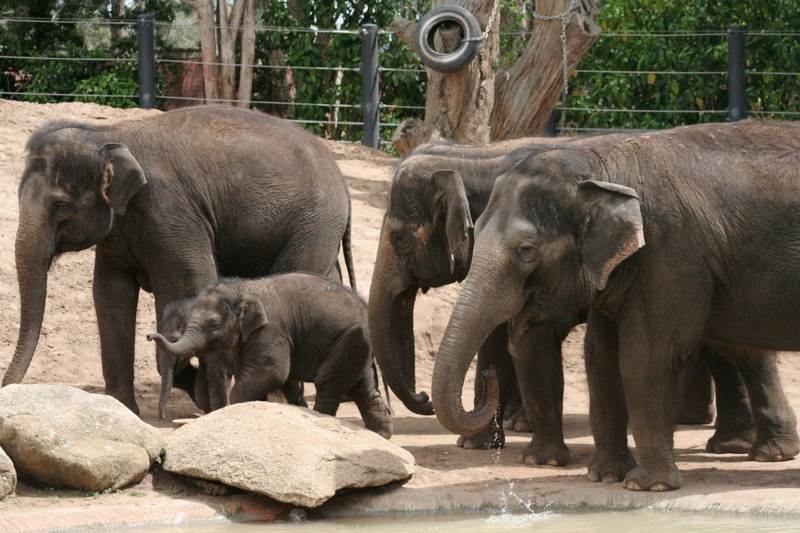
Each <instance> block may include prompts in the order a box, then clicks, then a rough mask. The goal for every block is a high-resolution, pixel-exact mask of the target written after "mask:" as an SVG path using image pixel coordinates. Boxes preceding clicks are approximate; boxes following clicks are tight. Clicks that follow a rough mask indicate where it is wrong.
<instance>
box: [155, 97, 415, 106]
mask: <svg viewBox="0 0 800 533" xmlns="http://www.w3.org/2000/svg"><path fill="white" fill-rule="evenodd" d="M156 99H161V100H182V101H183V100H186V101H194V102H196V101H203V100H205V97H196V98H195V97H191V96H167V95H164V96H156ZM214 101H215V102H225V103H236V102H238V101H239V100H226V99H221V98H216V99H214ZM250 103H251V104H263V105H286V106H309V107H342V108H347V109H360V108H361V104H318V103H310V102H270V101H266V100H251V101H250ZM423 109H424V108H423Z"/></svg>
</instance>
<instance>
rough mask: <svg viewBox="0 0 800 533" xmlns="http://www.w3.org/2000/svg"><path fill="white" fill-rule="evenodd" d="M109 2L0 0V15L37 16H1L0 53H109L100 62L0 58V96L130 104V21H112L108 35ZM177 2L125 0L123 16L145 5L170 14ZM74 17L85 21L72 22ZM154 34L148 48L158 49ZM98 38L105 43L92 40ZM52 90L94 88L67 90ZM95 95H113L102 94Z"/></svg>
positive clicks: (133, 49)
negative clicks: (152, 45)
mask: <svg viewBox="0 0 800 533" xmlns="http://www.w3.org/2000/svg"><path fill="white" fill-rule="evenodd" d="M111 6H112V3H111V2H109V1H101V0H39V1H35V2H25V1H19V0H11V1H8V0H7V1H5V2H0V17H4V18H12V19H13V18H16V19H42V20H41V21H38V22H22V21H9V22H6V23H5V24H2V25H0V55H7V56H19V57H26V58H27V57H31V58H45V57H65V58H66V57H69V58H81V59H82V58H90V59H96V58H108V59H109V61H107V62H106V61H70V60H45V59H0V91H2V93H0V96H2V97H3V98H15V99H20V100H27V101H31V102H41V103H45V102H60V101H73V100H78V101H86V102H96V103H100V104H103V105H109V106H114V107H135V106H137V105H138V101H139V96H138V92H139V74H138V66H137V63H136V61H135V59H136V58H137V42H136V40H137V35H136V25H135V23H131V24H124V25H119V24H115V25H114V28H119V29H120V30H121V31H120V32H118V33H119V35H116V36H112V32H111V27H110V26H109V24H108V20H109V19H111V18H114V17H116V13H114V11H113V10H112V9H111ZM177 8H178V4H177V3H176V2H175V1H173V0H147V1H145V0H137V1H134V2H132V3H129V4H128V6H127V12H126V13H125V19H126V20H135V18H136V17H137V16H138V15H140V14H142V13H150V14H153V16H154V18H155V19H156V20H159V21H171V20H172V19H173V18H174V16H175V11H176V9H177ZM76 19H81V20H84V21H85V22H83V23H81V24H76V23H75V22H72V21H74V20H76ZM49 20H54V22H50V21H49ZM59 21H64V22H59ZM156 41H157V42H156V48H157V49H159V50H162V51H163V50H164V49H165V48H166V46H165V43H164V39H163V38H162V37H161V36H160V35H158V33H157V36H156ZM99 44H102V45H104V46H105V48H103V49H99V48H97V47H96V46H97V45H99ZM113 59H133V60H134V61H114V60H113ZM156 83H157V92H158V90H159V89H160V88H161V87H162V86H163V80H162V79H160V77H159V76H157V79H156ZM21 93H39V94H21ZM54 94H56V95H57V94H85V95H96V96H84V97H78V98H75V97H71V96H63V97H62V96H54ZM101 95H114V96H119V97H113V98H104V97H102V96H101ZM126 96H127V98H126Z"/></svg>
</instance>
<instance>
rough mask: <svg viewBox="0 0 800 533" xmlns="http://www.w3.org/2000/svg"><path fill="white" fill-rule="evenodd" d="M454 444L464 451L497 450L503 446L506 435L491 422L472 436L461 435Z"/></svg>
mask: <svg viewBox="0 0 800 533" xmlns="http://www.w3.org/2000/svg"><path fill="white" fill-rule="evenodd" d="M456 444H457V445H458V446H460V447H462V448H464V449H465V450H497V449H500V448H502V447H503V446H505V444H506V435H505V433H504V432H503V428H502V427H500V426H498V425H495V423H494V421H492V423H491V424H489V425H488V426H486V427H485V428H484V429H483V430H481V431H479V432H477V433H475V434H474V435H461V436H460V437H458V441H457V442H456Z"/></svg>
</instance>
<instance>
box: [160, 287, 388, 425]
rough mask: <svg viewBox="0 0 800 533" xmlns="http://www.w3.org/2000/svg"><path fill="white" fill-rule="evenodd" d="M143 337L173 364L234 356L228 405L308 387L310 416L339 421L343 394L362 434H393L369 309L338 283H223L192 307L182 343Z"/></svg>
mask: <svg viewBox="0 0 800 533" xmlns="http://www.w3.org/2000/svg"><path fill="white" fill-rule="evenodd" d="M147 338H148V339H150V340H155V341H156V343H157V344H158V346H159V348H161V350H164V351H165V352H167V353H170V354H172V355H173V356H175V357H178V358H180V357H183V356H185V355H186V354H191V353H194V354H196V355H198V357H200V358H203V357H206V358H207V357H209V356H214V355H213V354H218V353H225V352H230V353H233V354H234V360H233V374H234V378H235V380H234V381H235V383H234V385H233V388H232V389H231V391H230V402H231V403H239V402H248V401H256V400H266V398H267V394H269V393H270V392H272V391H275V390H278V389H280V388H281V387H282V386H283V385H284V384H285V383H286V382H287V380H290V379H293V380H297V381H301V382H313V383H314V386H315V387H316V389H317V395H316V401H315V402H314V410H315V411H318V412H320V413H324V414H328V415H331V416H334V415H336V411H337V409H338V408H339V403H340V402H341V401H342V397H343V396H344V395H345V394H346V395H348V396H349V397H350V398H351V399H352V400H353V401H354V402H355V403H356V406H357V407H358V410H359V412H360V413H361V417H362V418H363V419H364V423H365V424H366V426H367V429H371V430H372V431H375V432H376V433H378V434H379V435H381V436H383V437H385V438H389V437H391V435H392V417H391V413H390V411H389V409H387V407H386V405H385V404H384V402H383V399H382V398H381V396H380V392H379V391H378V384H377V379H376V378H377V376H376V372H375V369H374V364H373V358H372V348H371V346H370V342H369V330H368V327H367V306H366V304H365V303H364V301H363V300H361V298H359V297H358V295H356V294H355V293H353V292H352V291H351V290H350V289H348V288H346V287H345V286H344V285H342V284H341V283H337V282H335V281H331V280H329V279H325V278H321V277H317V276H314V275H311V274H299V273H292V274H281V275H277V276H270V277H267V278H259V279H254V280H240V279H222V280H220V281H218V282H216V283H213V284H211V285H210V286H208V287H207V288H206V289H205V290H203V291H202V292H201V293H200V294H199V295H198V296H197V298H196V299H194V300H192V301H191V303H190V305H189V308H188V310H187V316H186V328H185V331H184V333H183V335H182V336H181V337H180V338H178V339H177V340H176V341H174V342H171V341H170V340H168V339H167V338H165V337H164V336H162V335H160V334H158V333H151V334H150V335H148V336H147ZM162 397H163V395H162Z"/></svg>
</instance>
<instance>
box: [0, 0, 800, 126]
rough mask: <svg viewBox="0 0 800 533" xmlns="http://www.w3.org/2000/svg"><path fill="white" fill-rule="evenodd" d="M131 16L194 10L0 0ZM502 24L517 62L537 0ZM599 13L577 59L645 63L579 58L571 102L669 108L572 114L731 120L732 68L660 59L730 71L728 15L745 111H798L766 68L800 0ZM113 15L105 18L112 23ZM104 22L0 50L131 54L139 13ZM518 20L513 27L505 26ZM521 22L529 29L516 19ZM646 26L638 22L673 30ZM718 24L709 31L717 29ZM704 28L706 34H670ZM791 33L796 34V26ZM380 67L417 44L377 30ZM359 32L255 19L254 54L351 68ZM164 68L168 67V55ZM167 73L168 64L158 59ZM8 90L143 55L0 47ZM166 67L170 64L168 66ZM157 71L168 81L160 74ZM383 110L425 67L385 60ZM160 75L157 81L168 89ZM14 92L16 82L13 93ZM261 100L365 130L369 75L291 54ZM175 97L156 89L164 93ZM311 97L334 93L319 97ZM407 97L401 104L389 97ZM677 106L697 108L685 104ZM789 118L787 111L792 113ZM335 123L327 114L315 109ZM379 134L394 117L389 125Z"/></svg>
mask: <svg viewBox="0 0 800 533" xmlns="http://www.w3.org/2000/svg"><path fill="white" fill-rule="evenodd" d="M260 4H261V5H260V6H259V13H261V15H260V24H261V26H266V27H284V28H305V29H311V28H321V29H326V28H338V29H347V30H357V29H358V28H359V27H360V26H361V25H362V24H365V23H373V24H377V25H378V27H379V28H384V29H385V28H387V27H388V25H389V23H390V22H391V21H392V20H394V19H395V18H399V17H405V18H411V19H413V18H416V17H418V16H421V15H422V14H423V13H424V12H425V11H426V10H427V9H428V7H429V2H428V1H427V0H413V1H406V0H374V1H366V0H358V1H355V0H339V1H336V2H331V1H329V0H272V1H265V2H260ZM121 5H123V6H124V7H125V13H124V19H126V20H133V19H135V18H136V16H137V15H139V14H141V13H150V14H152V15H153V16H154V17H155V19H156V20H157V21H159V22H171V21H173V20H174V19H175V17H176V15H181V14H182V13H183V14H184V15H185V13H186V12H187V8H185V7H184V6H182V4H181V3H180V1H179V0H135V1H132V0H127V1H122V2H120V0H115V1H108V0H106V1H101V0H33V1H30V0H0V18H5V19H14V18H36V19H45V20H53V19H55V20H56V21H58V20H74V19H83V20H87V21H97V22H103V21H108V20H109V19H116V18H120V14H119V9H120V6H121ZM501 6H502V7H501V13H502V15H501V23H502V26H501V30H502V31H503V32H504V33H503V34H502V38H501V45H500V53H501V56H500V57H499V58H498V61H497V66H502V65H508V64H511V63H512V62H513V61H514V60H515V58H516V56H517V54H519V53H520V52H521V51H522V50H523V49H524V43H525V41H526V40H527V39H528V38H529V37H530V33H525V32H527V31H528V30H529V29H530V28H531V27H532V26H533V23H532V18H531V13H532V12H533V2H531V1H530V0H528V1H525V0H502V2H501ZM598 20H599V22H600V23H601V25H602V27H603V29H604V36H603V37H601V39H600V40H599V41H598V42H597V43H596V44H595V45H594V47H593V48H592V49H591V50H590V51H589V53H588V54H587V55H586V56H585V57H584V59H583V61H582V63H581V65H580V67H579V70H581V71H586V70H591V71H596V70H604V71H609V70H611V71H640V72H641V73H636V74H622V73H620V74H615V73H598V72H590V73H587V72H578V73H576V74H575V75H574V76H573V77H572V78H571V79H570V97H569V100H568V102H567V106H568V107H569V108H585V109H621V110H631V109H636V110H647V109H652V110H667V111H676V112H673V113H631V112H598V111H570V112H569V113H568V126H570V127H572V128H576V129H583V128H589V129H592V128H629V129H654V128H666V127H671V126H675V125H679V124H691V123H695V122H711V121H720V120H725V119H726V115H725V114H724V113H719V114H715V113H709V112H708V111H722V110H726V109H727V106H728V96H727V92H726V91H727V87H726V80H727V76H726V75H725V74H713V75H708V74H706V75H668V74H660V73H659V72H669V71H672V72H674V71H678V72H725V71H726V70H727V38H726V36H725V35H724V33H725V30H726V29H727V27H728V25H730V24H745V25H746V26H747V30H748V34H747V38H746V43H747V67H748V71H753V72H761V73H767V74H749V75H748V77H747V96H748V108H749V111H750V112H762V111H795V112H796V111H798V110H800V109H799V108H800V106H799V105H798V99H800V96H798V95H800V76H798V75H797V74H794V75H780V74H769V73H770V72H788V73H797V72H800V2H797V0H760V1H756V0H740V1H738V2H719V1H711V0H688V1H686V2H672V1H670V0H606V1H605V4H604V6H603V8H602V10H601V12H600V16H599V19H598ZM114 27H115V26H111V27H110V28H114ZM110 28H109V26H103V25H97V24H94V25H93V24H90V23H88V22H87V23H81V24H75V23H66V22H65V23H46V24H45V23H33V22H17V21H13V20H7V21H6V22H4V23H0V55H7V56H26V57H39V56H56V55H61V56H65V57H103V58H105V57H108V58H135V57H136V34H135V31H134V29H133V27H132V26H131V27H124V28H125V30H127V31H119V32H115V31H113V30H111V29H110ZM168 31H169V27H168V26H159V27H158V31H157V40H158V42H157V43H156V50H157V55H159V56H160V57H168V56H169V53H170V44H169V40H168ZM509 32H511V33H509ZM520 32H523V33H520ZM667 32H673V33H671V34H669V36H661V37H646V36H641V35H637V34H643V33H646V34H653V33H667ZM709 32H713V34H710V35H709V34H708V33H709ZM677 33H701V34H702V33H705V34H706V35H675V34H677ZM792 33H793V35H792ZM378 42H379V46H380V49H379V54H380V60H379V61H380V64H381V65H382V66H383V67H391V68H406V69H420V68H421V65H420V63H419V61H417V59H416V58H415V57H414V56H413V54H412V53H411V52H410V51H409V50H408V47H407V46H405V44H404V43H402V42H401V41H400V39H398V38H396V37H394V36H393V35H391V34H389V33H384V34H382V35H380V36H379V41H378ZM360 46H361V40H360V38H359V37H358V36H357V35H352V34H331V33H318V32H312V31H307V32H277V31H259V32H258V34H257V43H256V62H257V63H258V62H261V63H262V64H271V65H287V66H294V67H303V66H306V67H318V66H333V67H345V68H354V67H357V66H358V65H359V63H360V61H361V51H360ZM159 68H161V67H159ZM160 72H161V73H162V74H163V71H160ZM0 73H1V74H0V76H2V82H0V83H2V85H1V86H0V90H2V91H3V94H2V96H3V97H5V98H9V97H15V98H20V99H26V100H32V101H37V102H53V101H61V100H75V99H76V98H60V97H56V96H46V95H20V94H19V93H57V94H96V95H135V94H137V92H138V74H137V69H136V63H135V62H102V61H101V62H95V61H92V62H88V61H87V62H83V61H42V60H28V59H0ZM162 77H163V76H162ZM159 82H160V83H163V82H162V81H161V80H159ZM380 83H381V101H382V103H383V104H384V106H386V107H384V108H383V109H382V112H381V120H382V122H383V123H398V122H400V121H401V120H403V119H404V118H408V117H414V116H417V117H419V116H420V115H421V114H422V113H423V112H422V111H421V110H420V109H408V108H407V107H417V106H424V104H425V102H424V99H425V83H426V76H425V75H424V73H420V72H395V71H384V72H382V73H381V74H380ZM160 90H161V89H160V87H159V91H160ZM13 93H17V94H16V95H15V96H12V95H13ZM77 99H78V100H84V101H87V100H88V101H96V102H98V103H102V104H105V105H115V106H135V105H137V99H136V98H102V97H99V96H98V97H91V96H90V97H83V98H77ZM253 100H254V101H270V102H276V101H289V100H291V101H293V102H295V103H297V104H300V105H295V106H278V105H256V106H255V107H261V108H262V109H264V110H266V111H268V112H272V113H275V114H280V115H282V116H286V117H289V118H294V119H297V120H309V121H314V123H307V124H305V125H306V126H307V127H309V128H311V129H313V130H315V131H316V133H318V134H323V135H328V136H330V137H333V138H345V139H351V140H358V139H360V138H361V135H362V134H361V129H360V126H347V125H343V124H342V123H343V122H344V123H346V122H360V121H361V111H360V109H359V108H358V107H337V106H336V103H337V102H338V103H339V104H346V105H351V106H352V105H355V106H357V105H358V104H359V103H360V101H361V77H360V74H359V73H358V72H355V71H327V70H310V69H309V70H306V69H301V68H293V69H291V70H289V71H287V70H281V69H266V68H261V69H256V71H255V78H254V83H253ZM167 103H168V102H167V101H165V100H159V101H158V104H159V106H160V107H163V106H165V105H166V104H167ZM303 104H330V105H329V106H310V105H303ZM392 106H401V107H392ZM677 111H692V112H691V113H678V112H677ZM790 118H791V117H790ZM323 121H324V122H337V124H320V122H323ZM381 133H382V136H383V138H384V139H388V138H390V136H391V133H392V129H391V128H389V127H385V128H383V129H382V130H381Z"/></svg>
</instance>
